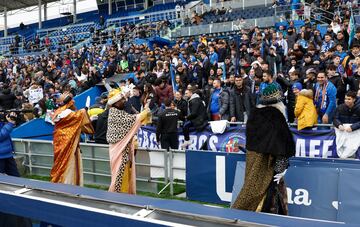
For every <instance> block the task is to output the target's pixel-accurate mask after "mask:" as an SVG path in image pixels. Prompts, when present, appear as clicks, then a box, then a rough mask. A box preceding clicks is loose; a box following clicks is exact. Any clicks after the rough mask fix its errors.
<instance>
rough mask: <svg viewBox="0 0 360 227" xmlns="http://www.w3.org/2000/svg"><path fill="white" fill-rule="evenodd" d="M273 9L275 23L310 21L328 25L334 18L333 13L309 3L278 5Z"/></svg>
mask: <svg viewBox="0 0 360 227" xmlns="http://www.w3.org/2000/svg"><path fill="white" fill-rule="evenodd" d="M294 8H297V9H294ZM274 9H275V14H274V17H275V20H276V21H277V22H278V21H285V20H287V19H291V20H297V19H311V20H313V21H317V22H320V23H328V22H329V21H332V20H333V18H334V16H335V13H334V12H329V11H326V10H324V9H322V8H320V7H317V6H316V5H314V4H309V3H304V4H303V3H299V4H291V5H279V6H276V7H274Z"/></svg>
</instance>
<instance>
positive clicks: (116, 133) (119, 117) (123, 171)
mask: <svg viewBox="0 0 360 227" xmlns="http://www.w3.org/2000/svg"><path fill="white" fill-rule="evenodd" d="M140 126H141V117H140V115H131V114H128V113H126V112H125V111H123V110H118V109H116V108H114V107H112V108H110V110H109V117H108V130H107V134H106V139H107V141H108V143H109V145H110V147H109V155H110V167H111V185H110V187H109V191H112V192H124V193H129V194H135V193H136V184H135V183H136V175H135V158H134V141H135V140H134V136H135V134H136V133H137V131H138V129H139V127H140Z"/></svg>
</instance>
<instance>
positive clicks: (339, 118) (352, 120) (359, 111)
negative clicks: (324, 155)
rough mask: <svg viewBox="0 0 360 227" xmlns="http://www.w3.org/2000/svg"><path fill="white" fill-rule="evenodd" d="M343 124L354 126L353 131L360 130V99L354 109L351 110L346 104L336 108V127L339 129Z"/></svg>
mask: <svg viewBox="0 0 360 227" xmlns="http://www.w3.org/2000/svg"><path fill="white" fill-rule="evenodd" d="M342 124H352V125H351V129H352V130H353V131H355V130H357V129H359V128H360V100H359V99H358V100H357V102H356V103H355V105H354V107H353V108H352V109H350V108H349V107H348V106H346V105H345V104H341V105H340V106H338V107H337V108H336V113H335V117H334V125H335V127H337V128H338V127H339V126H340V125H342Z"/></svg>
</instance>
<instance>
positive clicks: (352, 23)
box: [347, 10, 355, 49]
mask: <svg viewBox="0 0 360 227" xmlns="http://www.w3.org/2000/svg"><path fill="white" fill-rule="evenodd" d="M347 32H348V34H349V49H350V46H351V42H352V40H353V38H354V36H355V20H354V14H353V12H352V10H351V17H350V22H349V25H348V28H347Z"/></svg>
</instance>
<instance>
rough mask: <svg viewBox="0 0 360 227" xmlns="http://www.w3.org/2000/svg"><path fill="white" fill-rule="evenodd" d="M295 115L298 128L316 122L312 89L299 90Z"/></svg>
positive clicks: (309, 125)
mask: <svg viewBox="0 0 360 227" xmlns="http://www.w3.org/2000/svg"><path fill="white" fill-rule="evenodd" d="M295 117H296V118H297V119H298V122H297V124H298V127H297V128H298V130H301V129H304V128H307V127H313V126H314V125H315V124H317V119H318V116H317V111H316V108H315V105H314V101H313V91H312V90H306V89H303V90H301V91H300V93H299V96H298V97H297V100H296V105H295Z"/></svg>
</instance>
